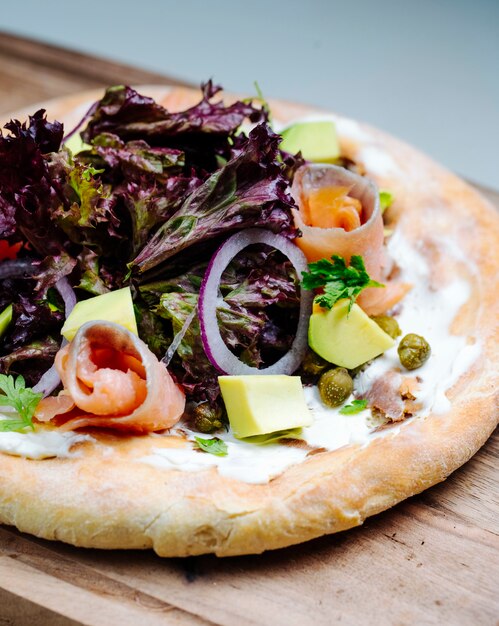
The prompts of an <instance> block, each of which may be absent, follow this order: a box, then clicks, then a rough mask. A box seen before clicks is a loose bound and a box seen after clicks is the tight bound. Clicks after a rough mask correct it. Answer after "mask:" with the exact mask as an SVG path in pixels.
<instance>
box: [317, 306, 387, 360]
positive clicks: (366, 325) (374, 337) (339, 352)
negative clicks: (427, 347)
mask: <svg viewBox="0 0 499 626" xmlns="http://www.w3.org/2000/svg"><path fill="white" fill-rule="evenodd" d="M349 302H350V301H349V300H340V301H339V302H337V303H336V304H335V305H334V306H333V307H332V308H331V309H322V310H320V311H317V310H315V312H314V313H312V315H311V316H310V322H309V327H308V343H309V345H310V347H311V348H312V350H314V352H316V353H317V354H318V355H319V356H321V357H322V358H323V359H325V360H326V361H329V362H330V363H334V364H335V365H339V366H340V367H346V368H348V369H353V368H354V367H358V366H359V365H362V364H363V363H366V362H367V361H370V360H371V359H374V358H375V357H377V356H379V355H380V354H383V352H385V351H386V350H388V348H391V347H392V346H394V345H395V341H394V340H393V339H392V338H391V337H390V335H388V334H387V333H385V332H384V331H383V330H381V328H380V327H379V326H378V324H376V322H375V321H373V320H372V319H371V318H370V317H369V316H368V315H367V314H366V313H364V311H363V310H362V309H361V308H360V306H358V305H357V304H354V305H353V306H352V308H351V309H350V313H349V312H348V305H349Z"/></svg>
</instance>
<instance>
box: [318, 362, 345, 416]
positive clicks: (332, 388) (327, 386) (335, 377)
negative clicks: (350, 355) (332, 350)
mask: <svg viewBox="0 0 499 626" xmlns="http://www.w3.org/2000/svg"><path fill="white" fill-rule="evenodd" d="M352 391H353V380H352V377H351V376H350V374H349V373H348V371H347V370H346V369H345V368H344V367H335V368H334V369H332V370H329V371H328V372H325V373H324V374H322V376H321V377H320V379H319V393H320V394H321V399H322V401H323V402H324V404H325V405H326V406H331V407H333V406H339V405H340V404H343V402H345V400H346V399H347V398H348V396H349V395H350V394H351V393H352Z"/></svg>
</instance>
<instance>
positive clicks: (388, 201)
mask: <svg viewBox="0 0 499 626" xmlns="http://www.w3.org/2000/svg"><path fill="white" fill-rule="evenodd" d="M393 200H394V197H393V194H392V193H391V192H390V191H388V189H380V190H379V208H380V209H381V215H383V213H384V212H385V211H386V209H387V208H388V207H390V206H391V205H392V203H393Z"/></svg>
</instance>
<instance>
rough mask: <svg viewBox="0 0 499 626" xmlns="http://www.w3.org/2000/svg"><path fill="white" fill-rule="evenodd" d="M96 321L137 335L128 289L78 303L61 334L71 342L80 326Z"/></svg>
mask: <svg viewBox="0 0 499 626" xmlns="http://www.w3.org/2000/svg"><path fill="white" fill-rule="evenodd" d="M96 320H104V321H106V322H115V323H116V324H120V325H121V326H124V327H125V328H127V329H128V330H130V331H131V332H132V333H135V334H136V335H138V334H139V333H138V330H137V321H136V319H135V312H134V310H133V301H132V294H131V292H130V287H124V288H123V289H118V290H117V291H110V292H109V293H104V294H102V295H101V296H95V297H94V298H89V299H88V300H82V302H78V303H77V304H76V306H75V308H74V309H73V310H72V311H71V313H70V314H69V317H68V319H67V320H66V322H65V324H64V326H63V327H62V330H61V334H62V335H63V336H64V337H65V338H66V339H67V340H68V341H71V340H72V339H73V337H74V336H75V335H76V332H77V331H78V329H79V328H80V326H83V324H86V323H87V322H93V321H96Z"/></svg>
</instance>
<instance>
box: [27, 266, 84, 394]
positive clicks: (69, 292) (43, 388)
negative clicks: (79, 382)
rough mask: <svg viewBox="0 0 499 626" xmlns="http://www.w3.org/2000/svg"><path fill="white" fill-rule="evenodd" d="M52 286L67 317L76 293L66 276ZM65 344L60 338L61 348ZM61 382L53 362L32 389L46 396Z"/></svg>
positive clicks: (74, 302)
mask: <svg viewBox="0 0 499 626" xmlns="http://www.w3.org/2000/svg"><path fill="white" fill-rule="evenodd" d="M54 287H55V288H56V289H57V291H58V292H59V294H60V296H61V298H62V299H63V301H64V317H65V318H66V319H67V318H68V317H69V314H70V313H71V311H72V310H73V308H74V306H75V304H76V295H75V292H74V291H73V288H72V287H71V285H70V284H69V281H68V279H67V278H66V277H63V278H60V279H59V280H58V281H57V282H56V284H55V285H54ZM66 344H67V341H66V339H63V340H62V343H61V348H63V347H64V346H65V345H66ZM60 382H61V379H60V376H59V374H58V373H57V370H56V369H55V364H53V365H52V367H50V368H49V369H48V370H47V371H46V372H45V373H44V374H42V377H41V378H40V380H39V381H38V382H37V383H36V385H35V386H34V387H33V391H35V392H36V393H42V394H43V397H44V398H46V397H47V396H48V395H50V394H51V393H52V392H53V391H54V389H55V388H56V387H57V386H58V385H59V383H60Z"/></svg>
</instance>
